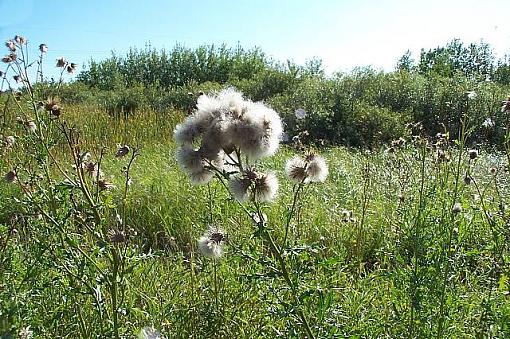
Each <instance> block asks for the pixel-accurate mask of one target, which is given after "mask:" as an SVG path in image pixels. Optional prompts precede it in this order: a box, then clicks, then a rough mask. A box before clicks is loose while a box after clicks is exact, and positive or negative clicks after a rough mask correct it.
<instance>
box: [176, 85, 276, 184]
mask: <svg viewBox="0 0 510 339" xmlns="http://www.w3.org/2000/svg"><path fill="white" fill-rule="evenodd" d="M196 107H197V109H196V110H195V112H194V113H193V114H192V115H190V116H188V117H187V118H186V120H185V121H184V122H183V123H182V124H179V125H177V127H176V128H175V130H174V138H175V141H176V142H177V144H178V145H179V149H178V151H177V160H178V162H179V165H180V166H181V167H182V168H183V169H184V170H185V171H186V172H188V174H189V175H190V177H191V179H192V181H193V182H194V183H197V184H203V183H207V182H209V181H210V180H211V179H212V177H213V173H212V172H211V169H212V168H215V169H219V170H221V169H222V168H223V167H224V165H225V163H226V160H227V159H229V158H231V157H232V156H233V155H234V154H236V152H239V153H240V154H243V155H245V156H246V157H247V158H248V159H250V160H251V161H255V160H258V159H260V158H262V157H265V156H269V155H272V154H274V153H275V152H276V150H277V149H278V146H279V142H280V137H281V135H282V132H283V127H282V122H281V119H280V117H279V116H278V114H277V113H276V112H275V111H274V110H272V109H271V108H269V107H267V106H266V105H264V104H263V103H258V102H257V103H255V102H252V101H249V100H246V99H244V98H243V96H242V95H241V93H239V92H237V91H235V90H233V89H226V90H223V91H221V92H219V93H218V94H216V95H201V96H200V97H199V98H198V100H197V105H196Z"/></svg>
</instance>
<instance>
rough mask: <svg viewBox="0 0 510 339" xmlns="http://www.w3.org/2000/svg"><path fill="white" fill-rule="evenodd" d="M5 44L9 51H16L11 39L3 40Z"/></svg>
mask: <svg viewBox="0 0 510 339" xmlns="http://www.w3.org/2000/svg"><path fill="white" fill-rule="evenodd" d="M5 46H6V47H7V48H8V49H9V51H11V52H16V44H15V43H14V41H12V40H7V41H6V42H5Z"/></svg>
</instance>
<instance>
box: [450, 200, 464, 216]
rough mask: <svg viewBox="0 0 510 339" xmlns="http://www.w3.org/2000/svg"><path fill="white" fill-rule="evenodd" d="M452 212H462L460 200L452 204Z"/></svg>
mask: <svg viewBox="0 0 510 339" xmlns="http://www.w3.org/2000/svg"><path fill="white" fill-rule="evenodd" d="M452 212H453V213H455V214H457V213H460V212H462V205H461V204H460V202H456V203H455V204H454V205H453V208H452Z"/></svg>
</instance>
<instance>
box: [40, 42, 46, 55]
mask: <svg viewBox="0 0 510 339" xmlns="http://www.w3.org/2000/svg"><path fill="white" fill-rule="evenodd" d="M39 51H40V52H41V53H43V54H44V53H46V52H48V46H46V44H40V45H39Z"/></svg>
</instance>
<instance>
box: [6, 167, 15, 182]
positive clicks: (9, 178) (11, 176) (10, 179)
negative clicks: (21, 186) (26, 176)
mask: <svg viewBox="0 0 510 339" xmlns="http://www.w3.org/2000/svg"><path fill="white" fill-rule="evenodd" d="M16 177H17V175H16V171H14V170H12V171H9V172H7V174H6V175H5V177H4V179H5V181H7V182H8V183H13V182H14V181H15V180H16Z"/></svg>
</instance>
